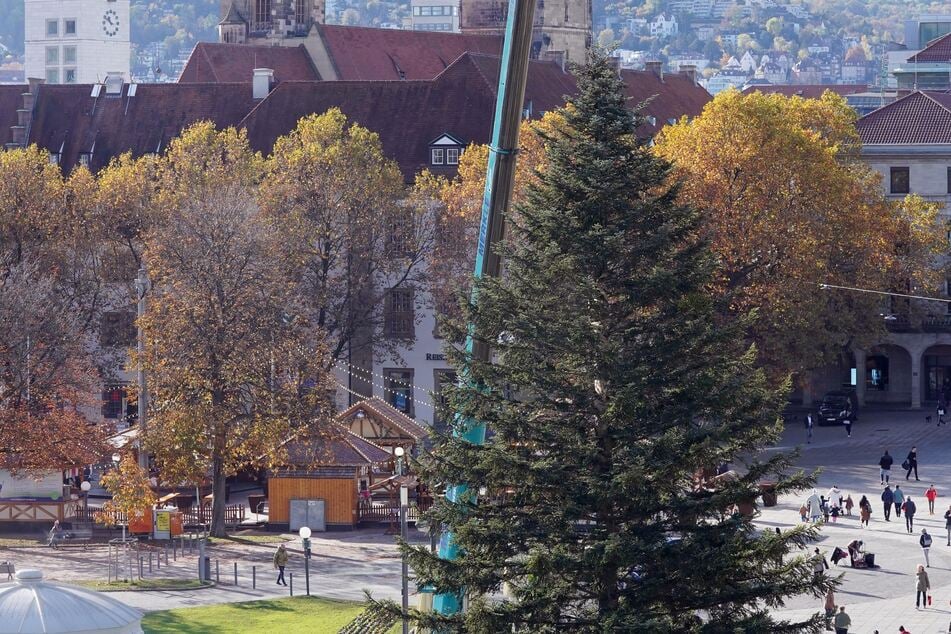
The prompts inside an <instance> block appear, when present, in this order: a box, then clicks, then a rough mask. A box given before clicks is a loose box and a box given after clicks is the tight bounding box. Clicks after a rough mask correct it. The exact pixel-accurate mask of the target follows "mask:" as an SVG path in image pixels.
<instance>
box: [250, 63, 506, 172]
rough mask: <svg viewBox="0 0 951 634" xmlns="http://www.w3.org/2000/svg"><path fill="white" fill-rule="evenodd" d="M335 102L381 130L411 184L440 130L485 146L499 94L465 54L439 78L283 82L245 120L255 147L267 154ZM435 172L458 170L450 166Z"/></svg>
mask: <svg viewBox="0 0 951 634" xmlns="http://www.w3.org/2000/svg"><path fill="white" fill-rule="evenodd" d="M335 107H336V108H340V110H341V111H342V112H343V113H344V114H345V115H347V118H348V119H349V120H350V121H352V122H354V123H357V124H359V125H361V126H364V127H366V128H368V129H370V130H373V131H374V132H376V133H377V134H379V135H380V142H381V143H382V146H383V152H384V153H385V154H386V155H387V156H388V157H390V158H391V159H393V160H395V161H396V162H397V164H398V165H399V167H400V169H401V170H402V171H403V174H404V176H405V177H406V179H407V180H408V181H410V180H412V179H413V178H414V177H415V175H416V173H417V172H418V171H419V170H420V169H422V168H423V167H427V166H428V162H429V142H430V141H431V140H432V139H435V138H437V137H439V136H441V135H442V134H451V135H452V136H454V137H456V138H458V139H460V140H462V141H463V142H464V143H466V144H469V143H487V142H488V141H489V136H490V134H491V128H492V116H493V111H494V107H495V98H494V94H493V92H492V91H491V90H489V88H488V86H487V85H486V83H485V79H484V78H483V77H482V76H481V74H480V73H479V72H478V70H477V69H476V68H475V66H474V65H473V64H472V62H471V60H470V59H469V56H463V57H462V58H460V59H459V60H458V61H457V62H456V63H455V64H453V66H452V68H451V69H449V70H447V71H446V72H444V73H442V74H440V76H439V77H438V78H437V79H435V80H433V81H335V82H283V83H281V84H278V86H277V88H275V89H274V90H273V91H271V93H270V94H269V95H268V96H267V98H266V99H264V100H262V101H261V103H260V104H258V105H257V107H255V108H254V110H252V111H251V113H250V114H249V115H248V116H247V118H246V119H245V120H244V121H243V122H242V124H241V125H242V126H243V127H245V128H246V129H247V131H248V140H249V141H250V143H251V147H252V148H254V149H255V150H258V151H261V152H264V153H269V152H270V151H271V148H272V147H273V145H274V142H275V141H276V140H277V138H278V137H280V136H282V135H284V134H287V133H288V132H290V131H291V130H292V129H294V127H295V126H296V125H297V121H298V120H299V119H300V118H301V117H304V116H307V115H310V114H313V113H322V112H326V111H327V110H329V109H330V108H335ZM431 169H432V171H434V172H439V171H443V172H445V173H454V172H455V169H454V167H452V166H450V167H445V166H444V167H442V168H441V169H440V168H439V167H438V166H433V167H432V168H431Z"/></svg>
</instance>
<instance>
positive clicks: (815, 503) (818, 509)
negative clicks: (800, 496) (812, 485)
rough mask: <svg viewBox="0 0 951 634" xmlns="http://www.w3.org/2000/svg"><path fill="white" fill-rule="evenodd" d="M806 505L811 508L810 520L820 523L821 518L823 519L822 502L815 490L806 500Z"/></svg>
mask: <svg viewBox="0 0 951 634" xmlns="http://www.w3.org/2000/svg"><path fill="white" fill-rule="evenodd" d="M806 504H807V505H808V506H809V519H811V520H812V521H813V522H818V521H819V518H820V517H822V501H821V500H820V499H819V492H818V491H816V490H815V489H813V490H812V495H810V496H809V498H808V499H807V500H806Z"/></svg>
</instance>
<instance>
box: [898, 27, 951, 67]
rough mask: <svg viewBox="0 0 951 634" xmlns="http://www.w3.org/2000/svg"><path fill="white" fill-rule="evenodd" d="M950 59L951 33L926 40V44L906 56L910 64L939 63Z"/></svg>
mask: <svg viewBox="0 0 951 634" xmlns="http://www.w3.org/2000/svg"><path fill="white" fill-rule="evenodd" d="M949 60H951V33H948V34H947V35H942V36H941V37H939V38H936V39H933V40H931V41H930V42H928V45H927V46H925V47H924V48H923V49H921V50H920V51H918V52H917V53H916V54H914V55H912V56H911V57H909V58H908V62H909V63H911V64H922V63H924V64H927V63H939V64H945V63H947V62H948V61H949Z"/></svg>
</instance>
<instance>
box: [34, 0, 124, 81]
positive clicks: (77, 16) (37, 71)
mask: <svg viewBox="0 0 951 634" xmlns="http://www.w3.org/2000/svg"><path fill="white" fill-rule="evenodd" d="M24 2H25V15H26V19H25V38H26V76H27V77H28V78H36V79H44V80H45V81H46V83H48V84H95V83H102V82H104V81H105V79H106V77H107V76H109V75H118V76H121V77H122V78H123V79H124V80H126V81H128V80H129V78H130V67H131V54H132V50H131V44H130V38H129V20H130V12H129V4H130V0H24Z"/></svg>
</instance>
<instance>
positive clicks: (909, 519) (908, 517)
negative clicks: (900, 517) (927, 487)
mask: <svg viewBox="0 0 951 634" xmlns="http://www.w3.org/2000/svg"><path fill="white" fill-rule="evenodd" d="M902 508H903V509H904V510H905V528H907V529H908V532H909V533H914V532H915V512H916V511H917V510H918V507H917V506H915V503H914V502H912V500H911V497H910V496H909V497H906V498H905V503H904V504H903V505H902Z"/></svg>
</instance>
